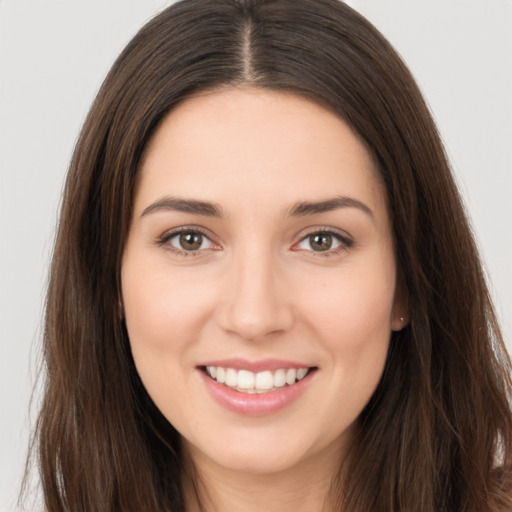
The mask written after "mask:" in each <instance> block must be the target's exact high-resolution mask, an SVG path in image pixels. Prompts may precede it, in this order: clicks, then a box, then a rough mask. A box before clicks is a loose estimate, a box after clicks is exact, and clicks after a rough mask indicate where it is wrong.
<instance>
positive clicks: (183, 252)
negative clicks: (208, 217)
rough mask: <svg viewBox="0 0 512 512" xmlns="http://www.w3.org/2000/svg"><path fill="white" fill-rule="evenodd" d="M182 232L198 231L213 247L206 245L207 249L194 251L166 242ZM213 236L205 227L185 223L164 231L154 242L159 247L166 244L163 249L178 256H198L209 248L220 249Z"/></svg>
mask: <svg viewBox="0 0 512 512" xmlns="http://www.w3.org/2000/svg"><path fill="white" fill-rule="evenodd" d="M182 233H199V234H200V235H202V236H203V237H205V238H207V239H208V240H209V241H210V243H211V244H212V246H213V247H208V248H207V249H198V250H195V251H186V250H184V249H179V248H178V247H175V246H174V245H171V244H169V243H168V242H169V241H170V240H172V239H173V238H174V237H175V236H178V235H180V234H182ZM214 238H215V237H214V236H213V235H212V234H211V233H210V232H209V231H208V230H206V229H204V228H202V227H200V226H196V225H186V226H179V227H177V228H173V229H169V230H168V231H165V232H164V233H163V234H162V235H160V236H159V237H158V238H157V240H156V244H157V245H158V246H160V247H163V246H166V247H165V249H166V250H168V251H170V252H173V253H175V254H178V255H180V256H199V255H201V254H202V253H204V251H209V250H218V249H220V245H219V244H218V243H217V242H216V241H215V240H214Z"/></svg>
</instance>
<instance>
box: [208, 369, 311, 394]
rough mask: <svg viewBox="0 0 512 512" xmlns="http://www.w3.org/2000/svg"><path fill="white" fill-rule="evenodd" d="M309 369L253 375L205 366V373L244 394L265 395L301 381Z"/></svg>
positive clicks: (247, 372)
mask: <svg viewBox="0 0 512 512" xmlns="http://www.w3.org/2000/svg"><path fill="white" fill-rule="evenodd" d="M308 370H309V368H289V369H284V368H280V369H278V370H276V371H274V372H271V371H270V370H265V371H263V372H258V373H254V372H251V371H249V370H239V371H237V370H235V369H233V368H223V367H221V366H207V367H206V373H207V374H208V375H209V376H210V377H211V378H212V379H214V380H216V381H217V382H219V383H220V384H225V385H226V386H228V387H230V388H233V389H236V390H237V391H241V392H244V393H251V394H252V393H267V392H268V391H275V390H276V389H277V388H282V387H283V386H285V385H288V386H291V385H292V384H295V382H297V381H299V380H302V379H303V378H304V377H305V376H306V375H307V373H308Z"/></svg>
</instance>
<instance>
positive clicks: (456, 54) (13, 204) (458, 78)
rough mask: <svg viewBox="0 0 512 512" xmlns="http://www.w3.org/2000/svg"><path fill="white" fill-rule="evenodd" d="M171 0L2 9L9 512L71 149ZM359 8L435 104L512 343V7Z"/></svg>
mask: <svg viewBox="0 0 512 512" xmlns="http://www.w3.org/2000/svg"><path fill="white" fill-rule="evenodd" d="M169 3H170V2H169V1H165V0H82V1H79V0H45V1H43V0H0V16H1V17H0V28H1V32H0V49H1V54H0V55H1V75H0V77H1V82H0V92H1V110H0V116H1V117H0V119H1V125H0V126H1V132H0V144H1V146H0V151H1V153H0V166H1V167H0V168H1V182H0V228H1V238H0V240H1V246H0V293H1V295H0V343H1V344H0V511H2V512H10V511H12V510H14V509H15V507H14V501H15V497H16V493H17V489H18V485H19V481H20V478H21V473H22V469H23V463H24V457H25V451H26V445H27V436H28V431H29V425H30V421H31V420H30V416H29V413H28V404H29V398H30V392H31V389H32V386H33V383H34V373H35V367H36V361H37V353H38V346H39V340H40V331H39V329H40V326H41V320H40V318H41V310H42V301H43V296H44V288H45V276H46V269H47V266H48V260H49V254H50V252H51V246H52V237H53V226H54V224H55V221H56V212H57V209H58V205H59V197H60V192H61V188H62V182H63V178H64V174H65V172H66V166H67V163H68V161H69V158H70V155H71V152H72V148H73V145H74V141H75V139H76V136H77V134H78V131H79V129H80V125H81V123H82V121H83V119H84V116H85V114H86V112H87V109H88V107H89V105H90V103H91V101H92V99H93V97H94V94H95V92H96V91H97V89H98V87H99V85H100V83H101V81H102V79H103V77H104V75H105V74H106V72H107V70H108V68H109V66H110V65H111V63H112V62H113V60H114V58H115V57H116V56H117V54H118V53H119V51H120V50H121V49H122V48H123V46H124V45H125V44H126V42H127V41H128V40H129V39H130V38H131V36H133V35H134V33H135V32H136V30H137V29H138V28H139V27H140V26H141V25H142V24H143V23H144V22H145V21H146V20H148V19H149V18H150V17H151V16H152V15H153V14H154V13H156V12H157V11H159V10H160V9H161V8H163V7H164V6H165V5H168V4H169ZM348 3H350V5H352V6H353V7H355V8H356V9H358V10H359V11H360V12H362V13H363V14H365V15H366V16H367V17H368V18H369V19H370V20H371V21H373V23H374V24H375V25H376V26H377V27H378V28H379V29H380V30H381V31H382V32H383V33H384V34H385V35H386V36H387V37H388V38H389V39H390V41H391V42H392V43H393V44H394V45H395V47H396V48H397V49H398V50H399V51H400V53H401V54H402V55H403V57H404V58H405V60H406V62H407V63H408V64H409V66H410V68H411V69H412V71H413V73H414V74H415V76H416V77H417V79H418V81H419V84H420V86H421V88H422V90H423V91H424V93H425V95H426V98H427V100H428V102H429V104H430V106H431V108H432V111H433V113H434V116H435V118H436V120H437V122H438V125H439V128H440V131H441V134H442V136H443V139H444V140H445V143H446V146H447V149H448V153H449V155H450V157H451V159H452V162H453V167H454V170H455V172H456V175H457V179H458V181H459V184H460V187H461V191H462V194H463V196H464V198H465V201H466V204H467V206H468V211H469V214H470V216H471V218H472V220H473V223H474V227H475V232H476V234H477V237H478V239H479V243H480V246H481V249H482V252H483V256H484V259H485V264H486V267H487V269H488V272H489V278H490V280H491V283H492V290H493V295H494V298H495V301H496V305H497V310H498V313H499V315H500V318H501V320H502V323H503V325H504V332H505V336H506V339H507V341H508V344H509V345H508V346H509V347H512V337H511V334H512V272H510V265H511V262H512V197H511V195H512V173H511V169H512V165H511V164H512V152H511V149H510V148H511V142H512V93H511V91H512V30H511V27H512V24H511V22H512V2H511V1H510V0H429V1H428V2H427V1H426V0H368V1H364V0H352V1H350V2H348ZM36 397H37V395H36ZM36 404H37V400H36Z"/></svg>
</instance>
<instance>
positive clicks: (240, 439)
mask: <svg viewBox="0 0 512 512" xmlns="http://www.w3.org/2000/svg"><path fill="white" fill-rule="evenodd" d="M395 282H396V270H395V259H394V251H393V245H392V236H391V226H390V220H389V216H388V212H387V206H386V200H385V191H384V188H383V185H382V183H381V181H380V179H379V176H378V172H377V170H376V168H375V165H374V163H373V161H372V159H371V157H370V155H369V153H368V152H367V150H366V149H365V147H364V145H363V144H362V143H361V142H360V141H359V140H358V138H357V137H356V136H355V135H354V133H353V132H352V131H351V130H350V128H349V127H348V126H347V125H346V124H345V123H344V122H343V121H342V120H341V119H340V118H338V117H337V116H335V115H334V114H332V113H330V112H329V111H327V110H325V109H323V108H322V107H319V106H318V105H316V104H314V103H312V102H309V101H307V100H305V99H302V98H300V97H297V96H294V95H288V94H283V93H276V92H269V91H261V90H254V89H245V90H244V89H242V90H240V89H230V90H222V91H215V92H211V93H205V94H202V95H200V96H197V97H194V98H192V99H189V100H187V101H185V102H183V103H182V104H181V105H179V106H178V107H177V108H175V109H174V110H173V111H172V112H171V113H170V114H169V115H168V116H167V117H166V118H165V119H164V120H163V122H162V124H161V125H160V127H159V129H158V130H157V132H156V134H155V135H154V137H153V139H152V140H151V143H150V145H149V147H148V149H147V151H146V154H145V157H144V159H143V162H142V165H141V169H140V175H139V181H138V184H137V187H136V193H135V203H134V213H133V219H132V224H131V228H130V232H129V237H128V241H127V245H126V249H125V253H124V258H123V264H122V293H123V304H124V312H125V318H126V324H127V329H128V333H129V337H130V343H131V348H132V351H133V357H134V360H135V364H136V367H137V370H138V372H139V374H140V377H141V379H142V381H143V383H144V385H145V387H146V389H147V391H148V393H149V394H150V396H151V397H152V399H153V401H154V402H155V404H156V405H157V407H158V408H159V409H160V410H161V412H162V413H163V414H164V415H165V416H166V418H167V419H168V420H169V421H170V422H171V423H172V424H173V425H174V426H175V428H176V429H177V430H178V431H179V432H180V434H181V436H182V439H183V441H184V446H185V449H186V450H187V452H188V453H189V454H190V455H191V456H192V458H193V459H195V460H197V461H199V460H204V461H208V463H210V464H214V465H218V466H219V467H223V468H229V469H233V470H237V471H247V472H253V473H256V472H259V473H262V472H273V471H282V470H287V469H291V468H293V467H297V466H298V465H300V464H303V463H305V462H306V461H309V462H311V461H320V460H321V459H323V458H329V459H330V460H332V459H333V457H332V454H333V451H334V452H335V453H343V450H345V449H346V446H347V444H348V443H349V442H350V436H351V433H352V432H353V428H354V425H355V421H356V418H357V416H358V415H359V413H360V412H361V410H362V409H363V408H364V406H365V405H366V404H367V402H368V400H369V399H370V397H371V395H372V393H373V392H374V390H375V388H376V386H377V384H378V382H379V379H380V377H381V375H382V371H383V367H384V363H385V359H386V354H387V350H388V344H389V339H390V333H391V331H392V330H393V329H399V328H400V327H401V325H400V322H401V321H400V317H401V316H403V311H401V306H400V304H399V303H398V301H397V300H395Z"/></svg>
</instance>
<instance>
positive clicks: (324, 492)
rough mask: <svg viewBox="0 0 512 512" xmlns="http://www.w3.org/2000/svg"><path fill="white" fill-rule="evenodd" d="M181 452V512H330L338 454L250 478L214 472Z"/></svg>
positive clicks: (209, 463)
mask: <svg viewBox="0 0 512 512" xmlns="http://www.w3.org/2000/svg"><path fill="white" fill-rule="evenodd" d="M185 452H186V453H187V452H188V454H187V455H188V456H187V457H186V460H185V467H186V470H185V476H184V479H183V489H184V496H185V503H186V510H187V512H204V511H205V510H207V511H208V512H223V511H226V510H243V511H244V512H253V511H254V512H256V511H258V512H261V510H265V511H266V512H278V511H279V512H310V511H311V510H315V511H319V512H331V511H333V510H334V505H333V502H332V500H331V489H332V487H333V483H334V482H335V481H336V478H337V477H338V474H339V467H340V459H341V457H340V456H339V454H337V455H336V454H333V453H332V452H330V453H326V454H324V455H325V456H324V457H319V456H316V457H315V458H312V459H309V460H305V461H301V463H300V464H297V466H295V467H293V468H287V469H286V470H283V471H278V472H271V473H251V472H243V471H237V470H233V469H229V468H224V467H220V466H218V465H216V464H215V463H213V462H212V461H211V460H209V459H207V458H205V457H204V456H202V455H201V454H197V453H194V450H193V448H192V449H190V450H185Z"/></svg>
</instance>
